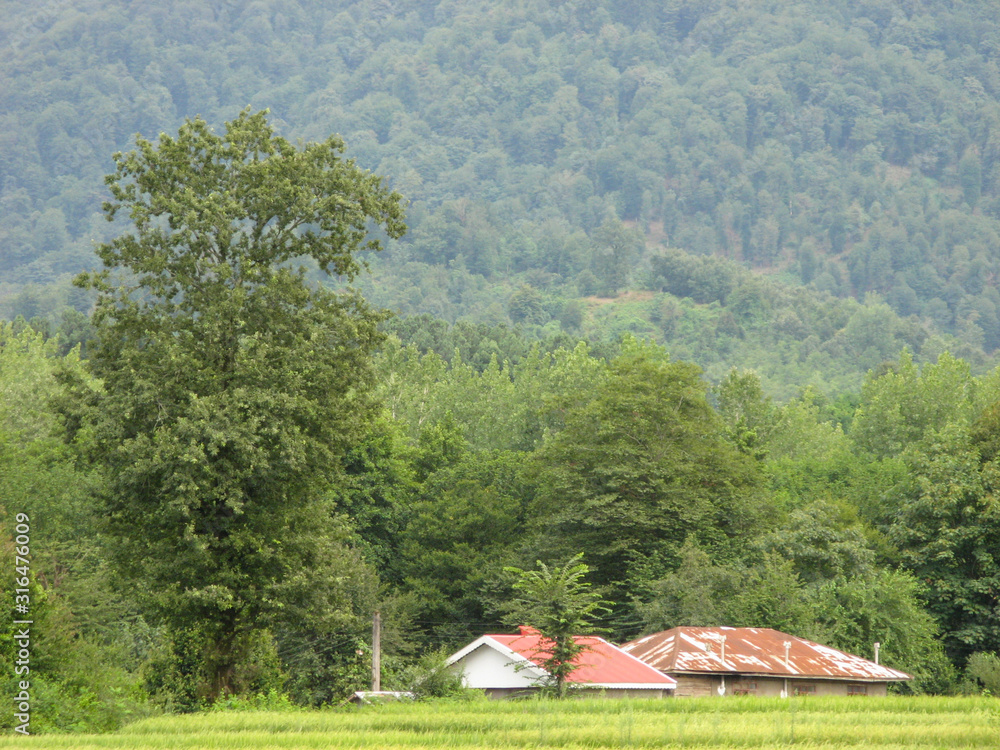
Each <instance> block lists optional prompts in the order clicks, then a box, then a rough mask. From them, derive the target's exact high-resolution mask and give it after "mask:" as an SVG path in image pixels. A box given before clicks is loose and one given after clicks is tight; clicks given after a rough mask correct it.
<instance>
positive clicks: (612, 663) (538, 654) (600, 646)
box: [484, 627, 677, 689]
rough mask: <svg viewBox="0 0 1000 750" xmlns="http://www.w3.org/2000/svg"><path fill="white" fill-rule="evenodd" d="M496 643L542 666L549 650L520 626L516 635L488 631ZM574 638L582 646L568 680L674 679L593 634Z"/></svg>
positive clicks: (668, 684)
mask: <svg viewBox="0 0 1000 750" xmlns="http://www.w3.org/2000/svg"><path fill="white" fill-rule="evenodd" d="M484 637H485V638H490V639H492V640H494V641H496V642H497V643H500V644H502V645H503V646H506V647H507V648H509V649H510V650H511V651H513V652H514V653H516V654H519V655H521V656H523V657H524V658H525V659H528V660H529V661H531V662H532V663H534V664H536V665H538V666H541V665H542V662H543V661H544V660H545V659H546V658H547V657H548V656H549V655H550V654H551V653H552V649H551V648H550V647H549V645H548V643H547V642H546V641H545V639H543V638H542V636H541V634H540V633H539V632H538V631H537V630H532V629H531V628H525V627H522V628H521V633H520V634H518V635H487V636H484ZM573 640H574V641H575V642H576V643H578V644H579V645H581V646H583V647H584V650H583V651H582V652H581V653H580V654H579V655H578V656H577V657H576V659H574V663H576V664H578V665H579V666H578V667H577V668H576V669H574V670H573V672H572V673H571V674H570V675H569V677H568V678H567V682H572V683H578V684H579V683H582V684H593V685H600V686H602V687H615V686H616V685H617V686H620V687H626V686H629V687H647V688H663V689H671V688H673V687H674V686H675V685H676V684H677V682H676V681H675V680H674V679H673V678H671V677H668V676H667V675H665V674H663V673H662V672H660V671H659V670H657V669H654V668H653V667H650V666H649V665H648V664H645V663H643V662H642V661H641V660H639V659H637V658H636V657H634V656H632V655H630V654H627V653H625V652H624V651H622V649H620V648H618V647H617V646H613V645H611V644H610V643H608V642H607V641H606V640H604V639H603V638H598V637H596V636H579V635H578V636H575V637H574V638H573Z"/></svg>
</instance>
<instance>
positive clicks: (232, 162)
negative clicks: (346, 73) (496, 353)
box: [77, 111, 403, 700]
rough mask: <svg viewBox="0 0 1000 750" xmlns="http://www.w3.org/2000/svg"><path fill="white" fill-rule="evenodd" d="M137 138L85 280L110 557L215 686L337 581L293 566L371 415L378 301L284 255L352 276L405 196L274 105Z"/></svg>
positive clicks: (314, 541)
mask: <svg viewBox="0 0 1000 750" xmlns="http://www.w3.org/2000/svg"><path fill="white" fill-rule="evenodd" d="M136 143H137V149H136V150H135V151H133V152H131V153H129V154H126V155H121V154H119V155H117V156H116V165H117V171H116V173H115V174H113V175H110V176H109V177H108V180H107V182H108V185H109V188H110V189H111V193H112V196H113V198H114V201H113V202H110V203H108V204H107V206H106V210H107V214H108V218H109V219H112V218H114V217H115V216H116V214H118V213H119V212H120V211H123V212H125V213H127V215H128V217H129V218H130V220H131V221H132V223H133V226H134V228H133V230H132V231H129V232H126V233H125V234H122V235H120V236H119V237H117V238H115V239H113V240H112V241H111V242H109V243H106V244H104V245H102V246H101V247H100V248H99V250H98V252H99V255H100V256H101V258H102V260H103V261H104V263H105V265H106V267H107V269H106V270H105V271H104V272H102V273H99V274H91V275H89V276H85V277H83V278H81V280H80V283H81V284H84V285H89V286H91V287H94V288H96V289H97V290H98V291H99V292H100V297H99V300H98V307H97V312H96V313H95V325H96V326H97V328H98V332H99V338H98V342H97V346H96V347H95V349H94V351H93V354H92V358H91V360H90V365H91V369H92V371H93V372H94V373H95V374H96V375H97V376H99V377H100V378H101V379H102V382H103V390H102V391H100V392H95V391H82V393H83V400H84V403H85V404H86V408H87V413H86V417H87V423H88V424H89V427H88V429H89V430H90V431H91V433H90V434H92V435H93V439H94V457H95V458H96V459H97V460H99V461H100V462H101V463H102V464H103V466H104V468H105V470H106V471H107V476H108V480H107V486H106V489H105V490H104V492H103V493H102V494H103V498H102V499H103V502H104V513H105V514H106V516H107V529H106V530H107V533H108V534H109V536H110V538H111V539H112V540H113V544H112V545H111V552H112V554H113V556H114V559H115V561H116V563H117V567H118V570H119V572H120V573H121V575H122V576H123V578H124V579H126V580H127V581H129V582H131V583H132V585H133V586H134V592H135V594H136V595H137V596H138V598H139V599H140V600H141V601H142V602H143V603H144V605H145V606H146V607H148V609H149V611H150V612H151V613H153V614H154V615H155V616H156V617H157V618H159V619H160V620H161V621H162V622H164V623H165V624H167V625H168V627H169V628H170V630H172V631H174V632H180V631H185V630H190V629H192V628H196V629H197V631H198V635H199V637H200V638H201V639H202V642H203V647H202V652H201V658H202V659H203V660H204V662H205V664H206V665H207V666H206V673H207V674H208V675H209V676H210V685H209V687H208V688H207V691H206V693H205V694H206V695H207V697H208V698H209V699H210V700H211V699H212V698H214V697H216V696H218V695H224V694H227V693H228V692H230V690H231V689H232V688H233V686H234V685H235V682H234V680H235V673H236V671H237V670H238V668H239V665H240V664H241V662H242V661H243V660H244V659H245V658H246V657H247V656H248V655H249V654H250V652H251V650H252V648H251V647H252V638H253V634H254V632H255V631H257V630H259V629H260V628H261V627H262V626H263V625H264V624H265V623H267V622H276V621H277V618H278V617H279V615H282V614H283V609H284V608H286V607H290V606H291V605H295V604H298V603H299V601H300V600H304V599H311V600H313V601H316V600H320V601H321V600H323V599H324V597H326V596H332V594H329V593H328V590H327V589H326V588H325V587H326V586H328V585H329V583H330V582H331V581H332V580H334V578H333V577H327V576H325V575H322V574H321V575H320V576H319V579H318V581H316V582H314V583H313V584H312V585H311V586H306V585H305V582H304V581H302V580H301V578H302V575H303V573H302V571H303V569H306V568H310V567H313V566H315V565H316V563H317V562H318V561H319V560H321V559H322V558H318V551H319V550H320V549H321V546H322V545H323V544H325V543H326V542H325V539H326V535H327V534H329V533H333V527H332V526H331V524H332V520H331V519H332V516H331V510H332V509H331V508H330V507H329V504H327V503H324V502H320V501H319V500H318V498H320V497H322V496H323V495H324V494H325V493H327V491H328V490H329V489H330V487H331V483H332V482H333V481H334V480H335V478H337V477H338V476H339V474H340V470H341V467H342V461H343V458H344V456H345V455H346V453H347V452H348V451H349V450H350V449H351V448H352V447H353V446H354V445H355V444H356V443H357V442H358V441H359V440H360V439H361V437H362V436H363V429H364V427H365V425H366V424H367V423H368V422H369V421H370V419H371V418H372V416H373V415H374V412H375V406H374V403H373V401H372V399H371V398H370V395H369V392H370V384H371V370H370V356H371V351H372V348H373V346H374V344H375V342H376V341H377V340H378V333H377V330H376V323H377V320H378V316H377V315H375V314H373V313H372V312H371V311H370V310H369V309H368V308H367V306H366V305H365V304H364V302H363V301H362V300H360V299H359V298H358V297H356V296H350V295H348V296H337V295H334V294H332V293H329V292H325V291H322V290H316V289H310V287H309V285H307V284H306V282H305V279H304V270H303V269H301V268H298V269H296V268H294V267H290V266H289V265H288V264H287V263H286V262H287V261H290V260H291V259H293V258H295V257H298V256H302V255H307V256H310V257H311V258H313V260H314V261H315V262H316V263H317V264H318V265H319V267H320V268H322V269H324V270H330V271H333V272H337V273H340V274H344V275H346V276H348V277H352V276H353V275H354V274H355V273H356V272H357V271H358V269H359V265H358V261H357V260H356V259H355V258H354V255H353V254H354V252H355V251H357V250H358V249H360V248H361V247H368V248H377V247H378V242H377V241H376V240H369V239H366V237H367V231H368V228H369V222H376V223H381V224H384V225H385V229H386V231H387V232H388V233H389V234H390V235H392V236H398V235H399V234H400V233H401V232H402V231H403V226H402V223H401V209H400V207H399V197H398V196H397V195H396V194H394V193H390V192H389V191H388V190H386V189H385V188H384V187H383V186H382V184H381V181H380V180H379V178H377V177H375V176H373V175H371V174H369V173H366V172H363V171H362V170H360V169H358V168H357V167H356V166H355V165H354V164H353V163H352V162H350V161H345V160H344V159H342V157H341V156H340V152H341V151H342V150H343V145H342V143H341V142H340V141H339V140H337V139H333V138H331V139H328V140H327V141H326V142H324V143H319V144H306V145H304V146H302V147H301V148H296V147H295V146H293V145H291V144H290V143H288V142H287V141H286V140H285V139H283V138H280V137H277V136H275V135H274V134H273V131H272V130H271V128H270V126H269V125H268V124H267V121H266V119H265V116H264V114H263V113H259V114H255V115H251V114H249V113H248V112H246V111H244V112H243V113H241V114H240V115H239V117H237V118H236V119H235V120H233V121H232V122H230V123H228V124H227V126H226V131H225V134H224V135H222V136H219V135H216V134H214V133H212V132H211V130H210V129H209V128H208V126H207V125H206V124H205V122H204V121H202V120H194V121H188V122H187V123H185V125H183V126H182V127H181V129H180V131H179V134H178V136H177V137H176V138H174V137H169V136H166V135H164V136H162V137H161V139H160V141H159V143H158V144H154V143H151V142H149V141H147V140H145V139H143V138H141V137H139V138H137V142H136ZM113 271H114V272H117V273H119V274H120V277H119V278H118V279H117V280H116V279H114V278H113V277H112V275H111V273H112V272H113ZM77 392H78V393H79V392H81V390H80V389H78V391H77ZM139 530H141V533H138V532H139ZM319 567H320V569H321V570H322V568H323V566H322V565H320V566H319ZM292 608H294V607H292Z"/></svg>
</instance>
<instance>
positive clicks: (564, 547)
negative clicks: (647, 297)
mask: <svg viewBox="0 0 1000 750" xmlns="http://www.w3.org/2000/svg"><path fill="white" fill-rule="evenodd" d="M592 382H593V385H592V386H591V387H590V388H589V389H587V390H580V391H577V392H567V393H566V396H565V397H564V403H562V404H559V403H556V404H554V407H555V408H556V409H557V410H559V407H562V409H561V414H560V416H561V417H562V426H561V427H558V428H556V429H555V430H553V431H552V432H551V433H550V434H549V436H548V437H547V439H546V440H545V442H544V443H543V445H542V446H541V447H540V448H539V450H538V451H537V452H536V454H535V455H536V462H535V467H536V470H537V476H538V485H539V488H538V502H537V504H536V516H537V519H538V520H537V524H538V527H539V529H540V531H541V532H542V533H541V537H540V539H539V544H540V545H541V547H543V548H544V547H548V548H550V549H551V550H552V554H553V557H557V556H565V555H566V554H567V553H572V551H573V550H579V549H583V550H586V551H587V559H588V560H589V561H591V563H592V565H593V569H594V570H593V577H592V580H593V581H594V582H596V583H600V584H610V585H612V591H613V592H614V596H613V597H612V598H614V599H617V600H618V601H620V602H621V601H625V600H626V599H627V598H628V597H629V596H630V595H632V594H635V593H636V587H637V586H639V587H641V585H642V584H641V582H643V581H650V580H656V579H658V578H660V577H662V576H663V575H664V574H665V573H667V572H669V571H670V570H672V569H673V568H674V567H676V564H677V561H678V556H679V552H680V548H681V546H682V545H683V544H684V542H685V540H686V539H688V537H693V538H694V539H695V540H697V541H698V542H699V543H701V544H703V545H705V546H706V547H707V548H708V549H711V550H713V552H716V553H717V554H722V555H727V554H728V555H730V556H731V555H732V553H733V544H732V543H733V541H734V539H735V538H736V537H740V536H743V535H744V534H747V533H749V532H751V531H752V530H753V529H754V528H755V526H756V523H757V518H758V509H757V507H756V503H755V502H754V492H755V489H756V487H757V485H758V482H759V479H760V477H759V469H758V466H757V464H756V462H755V461H754V460H753V459H752V458H750V457H748V456H747V455H745V454H744V453H741V452H740V451H739V450H737V449H736V448H735V447H734V446H733V445H732V444H731V443H730V442H729V441H728V440H726V438H725V428H724V425H723V424H722V422H721V420H720V419H719V418H718V416H717V415H716V414H715V412H714V411H713V410H712V408H711V406H710V405H709V404H708V401H707V400H706V395H705V394H706V384H705V383H704V381H703V380H701V378H700V371H699V370H698V369H697V368H696V367H695V366H694V365H690V364H687V363H683V362H671V361H670V360H669V358H668V357H667V355H666V353H665V352H664V351H663V350H662V349H660V348H658V347H656V346H653V345H649V344H644V343H641V342H638V341H636V340H634V339H626V340H625V341H624V342H623V345H622V353H621V354H620V355H619V356H618V357H616V358H615V359H613V360H612V361H611V362H610V363H608V365H607V370H606V375H605V377H603V378H600V379H595V380H594V381H592Z"/></svg>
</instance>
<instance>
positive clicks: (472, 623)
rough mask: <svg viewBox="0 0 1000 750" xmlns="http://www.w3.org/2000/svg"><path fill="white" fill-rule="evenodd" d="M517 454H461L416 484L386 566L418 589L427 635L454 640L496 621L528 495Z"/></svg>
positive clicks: (412, 588) (464, 638) (516, 552)
mask: <svg viewBox="0 0 1000 750" xmlns="http://www.w3.org/2000/svg"><path fill="white" fill-rule="evenodd" d="M524 460H525V457H524V456H523V455H522V454H518V453H508V452H496V453H485V452H484V453H478V454H475V455H467V456H466V457H465V458H464V459H463V460H461V461H460V462H458V463H456V464H454V465H451V466H445V467H442V468H440V469H439V470H438V471H436V472H435V473H433V474H432V475H431V476H429V477H428V478H427V481H426V482H425V483H424V484H423V487H422V488H421V490H420V493H419V495H418V499H417V501H416V502H415V503H414V504H413V507H412V509H411V515H410V522H409V524H408V525H407V527H406V530H405V533H404V535H403V542H402V545H401V549H400V556H399V559H398V560H397V561H396V564H395V566H394V569H395V570H394V572H396V573H397V575H398V576H399V577H400V578H401V579H403V580H404V582H405V587H406V588H407V589H408V590H409V591H411V592H413V593H414V594H416V595H417V596H418V597H419V601H420V619H421V620H423V621H425V622H426V623H427V624H426V625H425V627H424V628H423V629H424V630H425V631H426V632H427V633H428V635H429V637H431V638H432V639H443V640H444V641H445V642H446V643H449V644H453V645H456V646H457V645H460V644H461V643H462V642H465V641H468V640H469V639H470V638H475V637H478V635H481V634H482V632H483V630H484V629H486V628H490V627H496V626H498V625H499V622H497V619H496V616H495V614H494V612H493V610H494V609H495V604H496V599H497V597H498V596H500V595H501V592H500V591H499V589H500V584H499V580H500V578H501V576H502V571H503V568H504V566H506V565H509V564H511V563H513V562H516V561H517V560H518V559H519V556H520V551H521V549H520V548H521V546H522V545H523V543H524V541H523V540H524V529H525V527H526V525H527V521H528V510H529V506H530V501H531V497H532V487H531V485H530V484H529V483H528V482H526V480H525V478H524V477H523V466H524Z"/></svg>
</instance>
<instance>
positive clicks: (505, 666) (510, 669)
mask: <svg viewBox="0 0 1000 750" xmlns="http://www.w3.org/2000/svg"><path fill="white" fill-rule="evenodd" d="M451 669H453V670H460V671H461V672H462V673H463V679H464V680H465V686H466V687H470V688H526V687H532V686H535V685H537V684H538V681H539V679H540V678H541V677H542V676H543V674H542V672H541V670H539V669H535V668H534V667H526V668H518V667H516V666H515V664H513V663H512V662H511V659H510V657H508V656H505V655H504V654H501V653H499V652H498V651H495V650H493V649H492V648H490V647H489V646H480V647H479V648H477V649H476V650H475V651H473V652H472V653H470V654H466V656H464V657H463V658H462V659H459V660H458V661H457V662H455V663H454V664H452V665H451Z"/></svg>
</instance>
